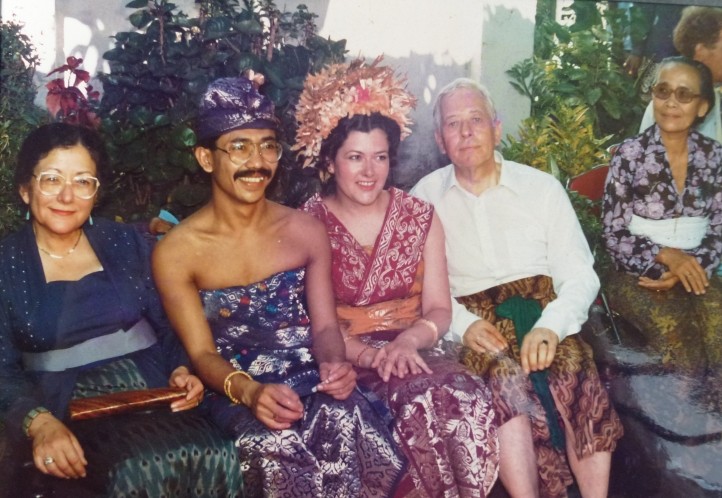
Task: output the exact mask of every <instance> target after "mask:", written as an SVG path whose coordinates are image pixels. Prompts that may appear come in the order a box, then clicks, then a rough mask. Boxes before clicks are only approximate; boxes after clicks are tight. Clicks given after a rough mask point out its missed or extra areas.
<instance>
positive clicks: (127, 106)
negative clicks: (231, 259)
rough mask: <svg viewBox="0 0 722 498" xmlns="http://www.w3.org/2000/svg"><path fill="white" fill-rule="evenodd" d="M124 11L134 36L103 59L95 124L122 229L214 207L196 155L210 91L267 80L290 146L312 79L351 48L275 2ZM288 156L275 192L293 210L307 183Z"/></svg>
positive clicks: (120, 40)
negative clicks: (110, 163) (245, 75)
mask: <svg viewBox="0 0 722 498" xmlns="http://www.w3.org/2000/svg"><path fill="white" fill-rule="evenodd" d="M127 7H130V8H134V9H137V10H136V11H135V12H133V13H132V14H131V15H130V17H129V19H130V23H131V24H132V26H133V30H132V31H128V32H119V33H117V34H116V35H115V47H114V48H112V49H111V50H109V51H108V52H106V53H105V54H104V58H105V59H106V60H107V61H108V62H109V65H110V72H109V73H107V74H102V75H100V76H99V77H100V79H101V81H102V82H103V98H102V100H101V103H100V108H99V114H100V116H101V119H102V130H103V131H104V133H105V134H106V135H107V139H108V143H109V146H110V151H111V156H112V157H113V158H114V176H115V181H114V184H113V186H112V191H113V192H112V195H110V196H107V198H110V199H111V202H112V204H109V205H107V206H106V207H105V210H106V211H109V212H110V213H112V214H114V215H118V214H120V215H121V216H123V217H124V218H125V219H133V218H136V217H142V218H146V217H149V216H153V215H154V214H156V213H157V210H158V209H159V208H160V207H162V206H167V205H168V204H169V203H170V205H171V210H172V211H173V212H174V213H176V214H178V215H180V216H184V215H186V214H188V213H189V212H191V211H193V210H195V209H196V208H197V207H198V206H200V205H201V204H202V203H203V202H204V201H205V200H206V199H207V198H208V195H209V187H208V180H207V176H206V175H205V174H204V173H203V172H202V171H201V170H200V168H198V166H197V164H196V161H195V158H194V157H193V155H192V150H191V148H192V147H193V145H195V141H196V137H195V134H194V133H193V130H192V126H193V120H194V118H195V116H196V109H197V106H198V101H199V99H200V96H201V94H202V92H203V91H204V89H205V87H206V86H207V84H208V83H209V82H210V81H212V80H214V79H216V78H219V77H224V76H237V75H240V74H241V73H242V72H243V71H244V70H246V69H252V70H254V71H256V72H260V73H263V74H264V75H265V76H266V84H265V85H264V87H263V92H264V93H265V94H266V95H268V96H269V97H270V98H271V99H272V100H273V101H274V103H275V104H276V109H277V114H278V117H279V118H280V119H281V123H282V125H281V128H282V131H283V135H285V137H287V138H291V137H293V136H294V132H295V127H296V123H295V119H294V117H293V109H294V105H295V103H296V101H297V99H298V95H299V93H300V91H301V89H302V86H303V81H304V79H305V77H306V75H307V74H308V73H309V72H311V71H314V70H315V69H317V68H319V67H321V66H322V65H324V64H326V63H328V62H337V61H340V60H342V58H343V54H344V51H345V42H343V41H340V42H333V41H330V40H325V39H322V38H320V37H319V36H317V35H316V34H315V25H314V23H313V19H314V17H315V15H313V14H311V13H309V12H308V10H307V9H306V7H305V6H299V7H298V9H297V10H296V11H295V12H293V13H287V12H281V11H280V10H279V9H278V8H277V7H276V5H275V4H274V2H273V1H269V0H263V1H252V0H245V1H243V2H242V5H241V4H240V3H239V2H238V1H237V0H204V1H202V2H200V6H199V15H198V17H196V18H189V17H188V16H187V15H186V14H184V13H183V12H180V11H178V9H177V7H176V6H175V5H174V4H173V3H170V2H169V1H167V0H154V1H150V2H149V1H148V0H133V1H131V2H130V3H128V4H127ZM286 152H287V153H286V154H284V157H283V158H282V160H281V161H282V162H281V170H282V171H283V172H285V173H287V174H286V175H281V178H280V179H279V184H280V186H282V187H283V188H280V189H279V190H278V191H279V192H280V191H283V194H284V195H283V196H282V198H281V199H282V200H283V201H285V202H287V203H289V204H294V203H296V202H298V198H300V197H301V196H302V191H303V190H304V188H306V186H307V182H305V181H303V180H305V177H303V176H302V175H303V174H302V173H300V172H298V169H296V168H294V167H293V166H294V165H295V160H294V158H293V157H292V156H291V154H290V153H288V151H286ZM289 176H292V177H293V178H292V179H291V180H289V179H288V178H289ZM286 187H289V188H286ZM291 187H293V188H291Z"/></svg>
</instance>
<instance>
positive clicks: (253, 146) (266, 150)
mask: <svg viewBox="0 0 722 498" xmlns="http://www.w3.org/2000/svg"><path fill="white" fill-rule="evenodd" d="M214 149H216V150H220V151H223V152H225V153H226V154H228V156H229V157H230V158H231V161H232V162H233V163H235V164H237V165H238V166H242V165H244V164H245V163H246V162H248V160H249V159H251V157H252V156H253V153H254V152H255V151H258V155H259V156H261V159H263V160H264V161H266V162H269V163H277V162H278V161H279V159H281V154H283V147H282V146H281V143H280V142H278V141H277V140H264V141H263V142H252V141H251V140H234V141H233V142H231V143H230V144H228V148H227V149H223V148H221V147H214Z"/></svg>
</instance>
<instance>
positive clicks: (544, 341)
mask: <svg viewBox="0 0 722 498" xmlns="http://www.w3.org/2000/svg"><path fill="white" fill-rule="evenodd" d="M541 343H542V344H544V345H545V346H548V345H549V341H547V340H546V339H544V340H542V342H541Z"/></svg>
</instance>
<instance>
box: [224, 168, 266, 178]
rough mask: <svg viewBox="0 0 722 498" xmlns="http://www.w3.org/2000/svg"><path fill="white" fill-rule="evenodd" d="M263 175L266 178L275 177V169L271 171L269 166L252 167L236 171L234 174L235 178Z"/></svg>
mask: <svg viewBox="0 0 722 498" xmlns="http://www.w3.org/2000/svg"><path fill="white" fill-rule="evenodd" d="M256 175H261V176H264V177H266V178H269V179H270V178H271V177H273V171H271V170H270V169H268V168H252V169H242V170H239V171H236V172H235V173H234V174H233V179H234V180H238V179H239V178H246V177H247V176H256Z"/></svg>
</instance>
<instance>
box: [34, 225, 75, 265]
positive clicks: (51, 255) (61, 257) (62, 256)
mask: <svg viewBox="0 0 722 498" xmlns="http://www.w3.org/2000/svg"><path fill="white" fill-rule="evenodd" d="M34 231H35V229H34V227H33V232H34ZM82 237H83V230H82V229H81V230H80V232H79V233H78V240H76V241H75V244H73V247H71V248H70V249H69V250H68V252H67V253H65V254H63V255H60V254H53V253H52V252H50V251H48V250H47V249H43V248H42V247H40V244H38V249H40V251H41V252H43V253H44V254H47V255H48V256H50V257H51V258H53V259H63V258H65V257H66V256H70V255H71V254H73V253H74V252H75V248H76V247H78V244H79V243H80V239H81V238H82ZM37 241H38V239H37V234H35V242H36V243H37Z"/></svg>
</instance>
